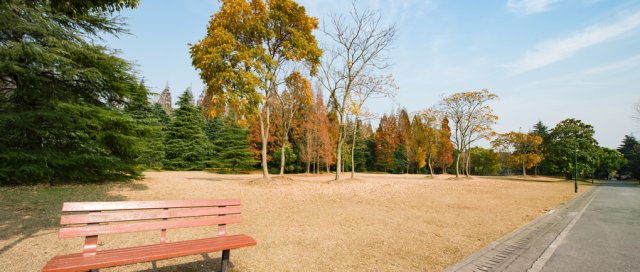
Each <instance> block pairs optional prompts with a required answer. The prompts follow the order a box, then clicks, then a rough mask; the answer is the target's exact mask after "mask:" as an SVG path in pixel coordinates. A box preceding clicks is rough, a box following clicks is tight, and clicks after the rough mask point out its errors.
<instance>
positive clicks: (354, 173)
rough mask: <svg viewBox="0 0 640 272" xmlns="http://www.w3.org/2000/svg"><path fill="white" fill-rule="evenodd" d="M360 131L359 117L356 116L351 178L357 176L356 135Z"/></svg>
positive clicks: (352, 145)
mask: <svg viewBox="0 0 640 272" xmlns="http://www.w3.org/2000/svg"><path fill="white" fill-rule="evenodd" d="M357 132H358V118H356V121H355V123H354V124H353V140H352V141H351V178H352V179H353V178H355V177H356V160H355V151H356V136H357V134H356V133H357Z"/></svg>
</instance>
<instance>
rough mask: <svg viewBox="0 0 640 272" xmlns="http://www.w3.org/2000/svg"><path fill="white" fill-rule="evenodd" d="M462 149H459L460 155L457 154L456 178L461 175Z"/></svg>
mask: <svg viewBox="0 0 640 272" xmlns="http://www.w3.org/2000/svg"><path fill="white" fill-rule="evenodd" d="M461 153H462V152H460V150H458V156H456V178H458V177H460V154H461Z"/></svg>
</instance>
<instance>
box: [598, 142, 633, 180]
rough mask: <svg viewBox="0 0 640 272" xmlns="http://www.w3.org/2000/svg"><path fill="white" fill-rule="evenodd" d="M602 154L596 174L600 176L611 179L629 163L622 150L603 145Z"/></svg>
mask: <svg viewBox="0 0 640 272" xmlns="http://www.w3.org/2000/svg"><path fill="white" fill-rule="evenodd" d="M600 152H601V154H602V155H601V156H600V160H599V162H598V166H597V168H596V173H595V174H596V176H597V177H599V178H605V179H611V178H613V177H614V176H616V175H617V172H618V171H619V170H620V168H621V167H622V166H623V165H624V164H625V163H627V160H626V159H625V157H624V155H623V154H622V153H620V151H618V150H615V149H610V148H606V147H601V150H600Z"/></svg>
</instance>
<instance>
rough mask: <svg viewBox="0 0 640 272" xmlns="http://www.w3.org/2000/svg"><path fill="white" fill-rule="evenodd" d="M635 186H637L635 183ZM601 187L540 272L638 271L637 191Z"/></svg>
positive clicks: (621, 185) (639, 224)
mask: <svg viewBox="0 0 640 272" xmlns="http://www.w3.org/2000/svg"><path fill="white" fill-rule="evenodd" d="M636 184H637V183H636ZM636 184H629V183H625V182H608V183H604V184H601V185H600V186H599V187H598V188H596V189H597V190H598V192H597V193H598V194H597V195H596V196H595V198H594V199H593V201H592V202H591V203H590V204H589V206H587V208H586V209H585V211H584V213H583V214H582V216H581V217H580V218H579V219H578V221H577V222H576V224H575V225H574V226H573V228H571V230H570V231H569V232H568V234H567V236H566V237H565V238H564V239H563V240H562V241H561V242H560V243H559V246H558V247H557V249H556V250H555V252H554V253H553V255H552V256H551V258H549V260H548V261H547V263H546V264H545V265H544V266H543V268H542V271H545V272H546V271H640V187H639V186H637V185H636Z"/></svg>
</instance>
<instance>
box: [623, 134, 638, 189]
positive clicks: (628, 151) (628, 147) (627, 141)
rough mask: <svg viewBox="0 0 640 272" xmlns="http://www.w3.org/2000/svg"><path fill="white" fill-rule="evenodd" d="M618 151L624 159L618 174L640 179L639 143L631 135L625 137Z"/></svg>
mask: <svg viewBox="0 0 640 272" xmlns="http://www.w3.org/2000/svg"><path fill="white" fill-rule="evenodd" d="M618 151H619V152H620V153H622V155H623V157H624V158H625V159H626V163H625V164H623V165H622V167H621V168H620V170H619V171H618V174H619V175H621V176H632V177H635V178H637V179H640V142H638V140H636V138H635V137H633V135H625V136H624V139H623V140H622V144H621V145H620V147H618Z"/></svg>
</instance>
